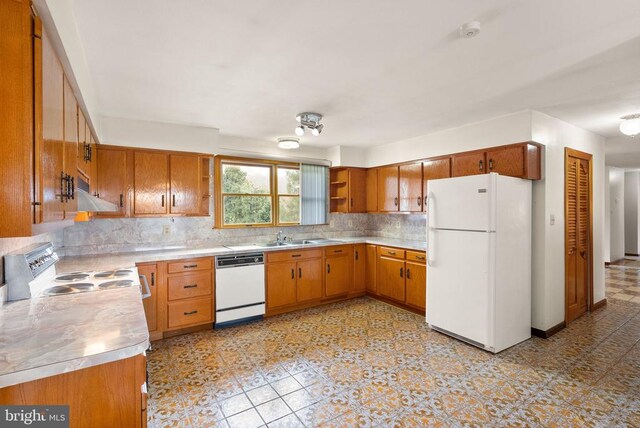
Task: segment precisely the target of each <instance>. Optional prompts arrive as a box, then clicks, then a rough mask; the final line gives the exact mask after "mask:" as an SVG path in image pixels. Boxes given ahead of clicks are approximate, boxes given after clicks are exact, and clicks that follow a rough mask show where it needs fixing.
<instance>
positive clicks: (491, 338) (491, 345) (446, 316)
mask: <svg viewBox="0 0 640 428" xmlns="http://www.w3.org/2000/svg"><path fill="white" fill-rule="evenodd" d="M427 199H428V200H427V206H428V214H427V264H428V266H427V311H426V318H427V323H428V324H429V326H430V327H431V328H433V329H435V330H437V331H440V332H442V333H445V334H448V335H450V336H453V337H456V338H458V339H460V340H463V341H465V342H468V343H470V344H472V345H475V346H478V347H481V348H483V349H486V350H488V351H491V352H495V353H497V352H500V351H502V350H504V349H506V348H509V347H511V346H513V345H515V344H517V343H520V342H522V341H524V340H527V339H529V338H530V337H531V181H529V180H522V179H519V178H512V177H504V176H501V175H498V174H496V173H490V174H483V175H473V176H467V177H455V178H446V179H441V180H430V181H429V184H428V193H427Z"/></svg>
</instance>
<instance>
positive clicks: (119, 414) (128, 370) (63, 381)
mask: <svg viewBox="0 0 640 428" xmlns="http://www.w3.org/2000/svg"><path fill="white" fill-rule="evenodd" d="M146 375H147V374H146V359H145V357H144V355H136V356H135V357H131V358H126V359H123V360H119V361H114V362H110V363H105V364H100V365H97V366H93V367H87V368H84V369H80V370H74V371H71V372H67V373H62V374H59V375H55V376H50V377H46V378H43V379H38V380H34V381H31V382H25V383H21V384H18V385H13V386H9V387H6V388H0V403H2V404H3V405H27V406H33V405H44V406H46V405H48V406H51V405H68V406H69V425H68V426H70V427H71V428H76V427H89V426H103V427H136V428H144V427H146V426H147V406H146V403H147V397H146V393H145V392H143V385H144V383H145V382H146Z"/></svg>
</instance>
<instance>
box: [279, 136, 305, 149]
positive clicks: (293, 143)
mask: <svg viewBox="0 0 640 428" xmlns="http://www.w3.org/2000/svg"><path fill="white" fill-rule="evenodd" d="M278 147H280V148H281V149H285V150H291V149H297V148H298V147H300V139H299V138H295V137H281V138H278Z"/></svg>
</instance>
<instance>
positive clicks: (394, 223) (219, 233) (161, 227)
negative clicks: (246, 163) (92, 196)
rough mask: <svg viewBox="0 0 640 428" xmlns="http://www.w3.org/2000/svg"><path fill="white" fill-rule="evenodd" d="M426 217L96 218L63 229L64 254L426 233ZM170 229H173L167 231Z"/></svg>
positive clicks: (412, 237) (414, 237)
mask: <svg viewBox="0 0 640 428" xmlns="http://www.w3.org/2000/svg"><path fill="white" fill-rule="evenodd" d="M425 223H426V222H425V217H424V215H419V214H417V215H391V214H331V215H329V224H327V225H315V226H296V227H284V228H279V227H267V228H255V229H252V228H242V229H214V228H213V217H173V218H169V217H162V218H120V219H96V220H92V221H90V222H87V223H78V224H76V225H74V226H72V227H68V228H66V229H64V240H63V242H64V250H63V251H64V254H65V255H69V256H73V255H80V254H98V253H110V252H123V251H138V250H149V249H161V248H170V247H184V246H189V247H198V246H216V245H224V244H242V243H249V242H268V241H273V240H274V239H275V236H276V233H278V231H279V230H282V231H283V234H284V235H285V236H290V237H292V238H293V239H303V238H313V237H323V238H338V237H343V236H382V237H386V238H398V239H408V240H417V239H421V237H423V236H425V233H426V232H425ZM167 227H168V233H165V229H166V228H167Z"/></svg>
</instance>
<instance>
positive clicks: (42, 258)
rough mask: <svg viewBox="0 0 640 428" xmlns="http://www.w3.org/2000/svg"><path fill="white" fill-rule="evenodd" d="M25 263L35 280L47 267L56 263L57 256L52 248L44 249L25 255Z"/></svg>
mask: <svg viewBox="0 0 640 428" xmlns="http://www.w3.org/2000/svg"><path fill="white" fill-rule="evenodd" d="M26 261H27V263H28V265H29V269H30V270H31V273H32V275H33V277H34V278H35V277H37V276H38V275H39V274H40V273H41V272H42V271H44V270H45V269H47V268H48V267H49V266H52V265H54V264H55V263H56V262H57V261H58V255H57V254H56V253H55V251H53V247H46V248H42V249H41V250H40V251H37V252H33V253H29V254H27V255H26Z"/></svg>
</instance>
